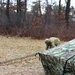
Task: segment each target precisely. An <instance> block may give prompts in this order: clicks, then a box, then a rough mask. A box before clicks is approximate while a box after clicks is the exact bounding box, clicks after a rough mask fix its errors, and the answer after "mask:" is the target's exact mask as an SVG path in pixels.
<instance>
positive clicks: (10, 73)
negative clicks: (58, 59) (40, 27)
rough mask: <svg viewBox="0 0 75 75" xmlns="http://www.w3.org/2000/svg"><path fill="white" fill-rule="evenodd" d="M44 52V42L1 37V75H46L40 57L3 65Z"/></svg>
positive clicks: (28, 38)
mask: <svg viewBox="0 0 75 75" xmlns="http://www.w3.org/2000/svg"><path fill="white" fill-rule="evenodd" d="M62 43H64V42H62ZM44 50H45V44H44V40H36V39H31V38H30V37H26V38H17V37H4V36H0V75H45V74H44V70H43V67H42V64H41V61H40V60H39V56H36V57H35V56H33V57H28V58H24V59H22V60H17V61H12V62H7V63H3V64H1V63H2V62H5V61H9V60H11V59H16V58H21V57H24V56H27V55H30V54H33V53H37V52H42V51H44Z"/></svg>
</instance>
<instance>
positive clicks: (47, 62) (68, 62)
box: [39, 39, 75, 75]
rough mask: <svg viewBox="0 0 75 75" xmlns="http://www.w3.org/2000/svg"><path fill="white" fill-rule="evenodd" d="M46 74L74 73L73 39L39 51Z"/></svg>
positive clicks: (74, 54) (69, 74)
mask: <svg viewBox="0 0 75 75" xmlns="http://www.w3.org/2000/svg"><path fill="white" fill-rule="evenodd" d="M39 57H40V60H41V63H42V65H43V68H44V71H45V74H46V75H75V39H74V40H71V41H69V42H67V43H65V44H63V45H59V46H58V47H55V48H52V49H49V50H47V51H44V52H42V53H39Z"/></svg>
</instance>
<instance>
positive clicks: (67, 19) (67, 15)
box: [65, 0, 71, 27]
mask: <svg viewBox="0 0 75 75" xmlns="http://www.w3.org/2000/svg"><path fill="white" fill-rule="evenodd" d="M70 1H71V0H68V1H67V2H66V11H65V19H66V23H67V27H69V12H70Z"/></svg>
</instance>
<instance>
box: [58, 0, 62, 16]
mask: <svg viewBox="0 0 75 75" xmlns="http://www.w3.org/2000/svg"><path fill="white" fill-rule="evenodd" d="M58 13H59V15H60V14H61V0H59V11H58Z"/></svg>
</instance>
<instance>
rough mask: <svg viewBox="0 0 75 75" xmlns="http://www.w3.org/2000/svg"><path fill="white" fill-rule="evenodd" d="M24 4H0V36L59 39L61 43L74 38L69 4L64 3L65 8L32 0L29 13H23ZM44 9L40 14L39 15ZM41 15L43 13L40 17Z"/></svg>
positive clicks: (20, 0) (74, 16)
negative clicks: (53, 37)
mask: <svg viewBox="0 0 75 75" xmlns="http://www.w3.org/2000/svg"><path fill="white" fill-rule="evenodd" d="M27 2H28V1H27V0H16V3H15V4H13V3H12V2H11V0H6V2H5V0H1V1H0V35H9V36H17V37H32V38H37V39H42V38H47V37H52V36H55V37H59V38H60V39H62V40H71V39H73V38H75V25H74V24H75V9H74V7H73V6H70V2H71V0H65V4H66V6H63V5H61V0H59V5H57V4H56V2H54V3H52V4H49V2H48V0H45V3H43V4H42V5H41V2H42V0H35V1H34V2H33V5H32V7H31V11H27V10H28V8H27V6H28V5H27ZM43 9H44V11H43ZM42 11H43V12H44V13H42Z"/></svg>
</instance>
